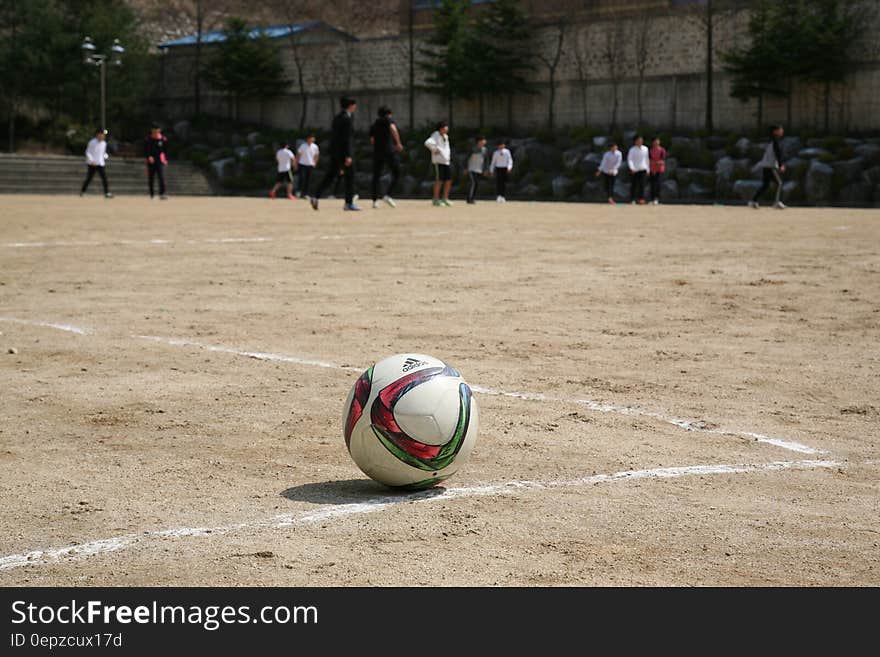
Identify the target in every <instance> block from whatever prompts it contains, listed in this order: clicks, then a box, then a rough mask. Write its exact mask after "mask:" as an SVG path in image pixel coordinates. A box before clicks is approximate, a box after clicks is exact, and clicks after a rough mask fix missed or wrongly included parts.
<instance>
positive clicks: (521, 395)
mask: <svg viewBox="0 0 880 657" xmlns="http://www.w3.org/2000/svg"><path fill="white" fill-rule="evenodd" d="M0 321H5V322H14V323H17V324H25V325H29V326H42V327H46V328H54V329H59V330H61V331H68V332H71V333H77V334H80V335H90V334H92V333H94V331H93V330H92V329H87V328H81V327H78V326H72V325H68V324H54V323H51V322H38V321H30V320H24V319H17V318H14V317H0ZM131 337H132V338H136V339H139V340H149V341H151V342H157V343H159V344H165V345H168V346H172V347H196V348H198V349H205V350H207V351H213V352H218V353H224V354H231V355H233V356H244V357H246V358H254V359H256V360H268V361H278V362H282V363H294V364H297V365H308V366H312V367H322V368H325V369H334V370H343V371H346V372H363V371H364V370H365V369H366V368H365V367H354V366H350V365H340V364H338V363H334V362H332V361H323V360H315V359H311V358H301V357H299V356H287V355H282V354H273V353H266V352H260V351H244V350H240V349H234V348H232V347H223V346H218V345H210V344H205V343H203V342H196V341H194V340H186V339H182V338H166V337H161V336H156V335H132V336H131ZM471 389H472V390H473V391H474V392H477V393H480V394H484V395H492V396H498V397H512V398H515V399H522V400H525V401H550V402H556V403H563V404H577V405H578V406H584V407H586V408H588V409H590V410H592V411H597V412H600V413H614V414H617V415H629V416H640V417H648V418H651V419H654V420H658V421H660V422H664V423H666V424H671V425H673V426H676V427H678V428H680V429H684V430H685V431H695V432H700V433H707V434H712V435H720V436H724V435H728V436H731V435H732V436H740V437H742V438H750V439H752V440H755V441H756V442H759V443H765V444H768V445H773V446H774V447H779V448H780V449H785V450H788V451H790V452H796V453H798V454H812V455H819V454H827V452H826V451H825V450H821V449H816V448H814V447H810V446H808V445H804V444H803V443H799V442H796V441H793V440H785V439H782V438H773V437H770V436H765V435H764V434H760V433H755V432H753V431H738V430H728V429H707V428H705V427H703V426H701V424H700V423H699V422H697V421H694V420H685V419H682V418H677V417H671V416H667V415H663V414H662V413H657V412H655V411H649V410H646V409H642V408H635V407H632V406H617V405H615V404H606V403H603V402H597V401H594V400H591V399H576V398H565V397H553V396H550V395H545V394H543V393H530V392H509V391H505V390H496V389H495V388H485V387H483V386H471Z"/></svg>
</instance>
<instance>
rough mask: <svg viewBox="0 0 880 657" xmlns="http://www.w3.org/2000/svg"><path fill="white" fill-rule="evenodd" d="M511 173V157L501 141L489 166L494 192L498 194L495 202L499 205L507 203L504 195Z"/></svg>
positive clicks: (505, 145)
mask: <svg viewBox="0 0 880 657" xmlns="http://www.w3.org/2000/svg"><path fill="white" fill-rule="evenodd" d="M511 171H513V155H511V153H510V150H509V149H508V148H507V144H505V143H504V140H503V139H502V140H501V141H499V142H498V147H497V148H496V149H495V152H494V153H492V163H491V164H490V165H489V175H491V176H495V191H496V192H497V194H498V198H496V199H495V200H496V201H498V202H499V203H505V202H507V199H506V198H505V196H504V195H505V193H506V189H507V177H508V176H509V175H510V172H511Z"/></svg>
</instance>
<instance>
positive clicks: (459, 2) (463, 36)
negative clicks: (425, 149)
mask: <svg viewBox="0 0 880 657" xmlns="http://www.w3.org/2000/svg"><path fill="white" fill-rule="evenodd" d="M469 7H470V2H469V1H468V0H442V2H441V3H440V6H439V7H438V8H437V9H436V11H435V12H434V30H433V33H432V34H431V36H430V38H429V39H428V46H427V47H426V48H423V49H422V51H421V54H422V57H423V59H422V61H421V62H420V67H421V68H422V70H423V71H424V72H425V74H426V82H427V84H426V85H425V89H426V90H427V91H430V92H432V93H435V94H437V95H439V96H442V97H443V98H445V99H446V102H447V106H448V113H449V116H448V120H449V122H450V123H452V109H453V107H452V106H453V103H454V101H455V100H456V99H458V98H470V97H472V95H473V91H474V87H473V81H474V79H475V78H476V75H475V73H474V62H473V60H472V58H471V57H470V55H471V53H472V52H473V45H474V39H473V36H472V34H471V31H470V28H469V21H468V15H467V11H468V8H469Z"/></svg>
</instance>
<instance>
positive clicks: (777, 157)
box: [749, 125, 787, 210]
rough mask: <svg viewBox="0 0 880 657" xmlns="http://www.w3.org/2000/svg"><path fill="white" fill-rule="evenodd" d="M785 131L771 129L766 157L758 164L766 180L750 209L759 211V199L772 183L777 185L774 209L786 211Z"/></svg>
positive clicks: (753, 198)
mask: <svg viewBox="0 0 880 657" xmlns="http://www.w3.org/2000/svg"><path fill="white" fill-rule="evenodd" d="M784 133H785V131H784V130H783V129H782V126H781V125H774V126H772V127H771V128H770V143H769V144H767V148H766V149H764V157H763V158H761V161H760V162H758V166H759V167H761V169H763V171H764V179H763V182H762V183H761V186H760V187H759V188H758V191H756V192H755V195H754V196H753V197H752V200H751V201H749V207H752V208H754V209H756V210H757V209H758V208H759V207H760V206H759V205H758V199H759V198H761V194H763V193H764V192H766V191H767V189H768V188H769V187H770V185H771V184H772V183H776V199H775V201H774V202H773V207H774V208H776V209H777V210H785V208H786V207H787V206H786V205H785V204H784V203H783V202H782V174H783V173H785V165H784V164H783V163H782V144H780V140H781V139H782V135H783V134H784Z"/></svg>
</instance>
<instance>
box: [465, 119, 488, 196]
mask: <svg viewBox="0 0 880 657" xmlns="http://www.w3.org/2000/svg"><path fill="white" fill-rule="evenodd" d="M488 155H489V152H488V150H487V149H486V138H485V137H484V136H483V135H477V136H476V137H475V138H474V147H473V148H472V149H471V154H470V155H469V156H468V160H467V170H468V178H470V185H469V186H468V194H467V202H468V203H470V204H474V203H476V202H477V188H478V187H479V185H480V178H482V177H483V176H485V175H487V171H486V160H487V159H488Z"/></svg>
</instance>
